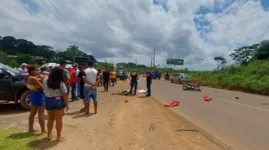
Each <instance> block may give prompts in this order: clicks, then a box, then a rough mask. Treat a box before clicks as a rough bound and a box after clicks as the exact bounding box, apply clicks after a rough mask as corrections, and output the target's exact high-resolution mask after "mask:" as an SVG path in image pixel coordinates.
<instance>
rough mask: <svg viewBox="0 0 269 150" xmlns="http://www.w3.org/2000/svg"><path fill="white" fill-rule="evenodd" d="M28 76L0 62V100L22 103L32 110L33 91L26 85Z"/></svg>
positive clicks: (24, 106)
mask: <svg viewBox="0 0 269 150" xmlns="http://www.w3.org/2000/svg"><path fill="white" fill-rule="evenodd" d="M26 76H27V74H25V73H22V72H20V71H17V70H15V69H13V68H10V67H9V66H6V65H4V64H1V63H0V100H5V101H14V102H15V104H17V103H20V104H21V106H22V107H23V108H25V109H28V110H30V108H31V106H30V100H29V94H30V92H31V91H30V90H29V89H28V88H27V87H26V84H25V77H26Z"/></svg>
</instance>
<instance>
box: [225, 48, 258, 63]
mask: <svg viewBox="0 0 269 150" xmlns="http://www.w3.org/2000/svg"><path fill="white" fill-rule="evenodd" d="M259 45H260V44H254V45H251V46H243V47H240V48H238V49H235V50H234V52H233V53H231V54H230V56H231V57H232V59H233V60H234V61H236V63H237V64H239V65H247V64H248V63H249V61H250V60H251V58H252V57H253V56H254V53H255V51H256V49H257V48H258V47H259Z"/></svg>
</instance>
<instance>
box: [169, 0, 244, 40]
mask: <svg viewBox="0 0 269 150" xmlns="http://www.w3.org/2000/svg"><path fill="white" fill-rule="evenodd" d="M247 1H248V0H244V1H242V2H241V3H239V4H238V5H236V6H235V7H233V8H231V9H230V10H228V11H226V12H224V13H222V14H221V15H219V16H218V17H217V18H215V19H213V20H211V21H210V22H208V23H207V24H206V25H204V26H208V25H210V24H211V23H213V22H214V21H216V20H218V19H220V18H221V17H223V16H224V15H227V14H228V13H229V12H230V11H232V10H234V9H236V8H237V9H238V7H239V6H241V5H243V4H245V3H246V2H247ZM193 32H194V31H191V32H190V33H188V34H187V35H184V36H182V37H180V38H179V39H178V40H175V41H173V42H172V43H175V42H177V41H179V40H181V39H182V38H184V37H187V36H189V35H191V34H193Z"/></svg>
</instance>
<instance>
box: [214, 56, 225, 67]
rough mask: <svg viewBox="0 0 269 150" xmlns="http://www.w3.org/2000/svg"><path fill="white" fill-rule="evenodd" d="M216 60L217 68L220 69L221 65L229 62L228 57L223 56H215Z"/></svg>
mask: <svg viewBox="0 0 269 150" xmlns="http://www.w3.org/2000/svg"><path fill="white" fill-rule="evenodd" d="M214 60H215V61H216V62H217V70H219V69H220V67H223V65H225V64H226V63H227V61H226V59H225V58H224V57H221V56H217V57H214Z"/></svg>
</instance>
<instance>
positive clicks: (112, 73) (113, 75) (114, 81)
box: [111, 69, 116, 87]
mask: <svg viewBox="0 0 269 150" xmlns="http://www.w3.org/2000/svg"><path fill="white" fill-rule="evenodd" d="M111 82H112V87H113V86H115V83H116V72H115V71H114V69H112V71H111Z"/></svg>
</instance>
